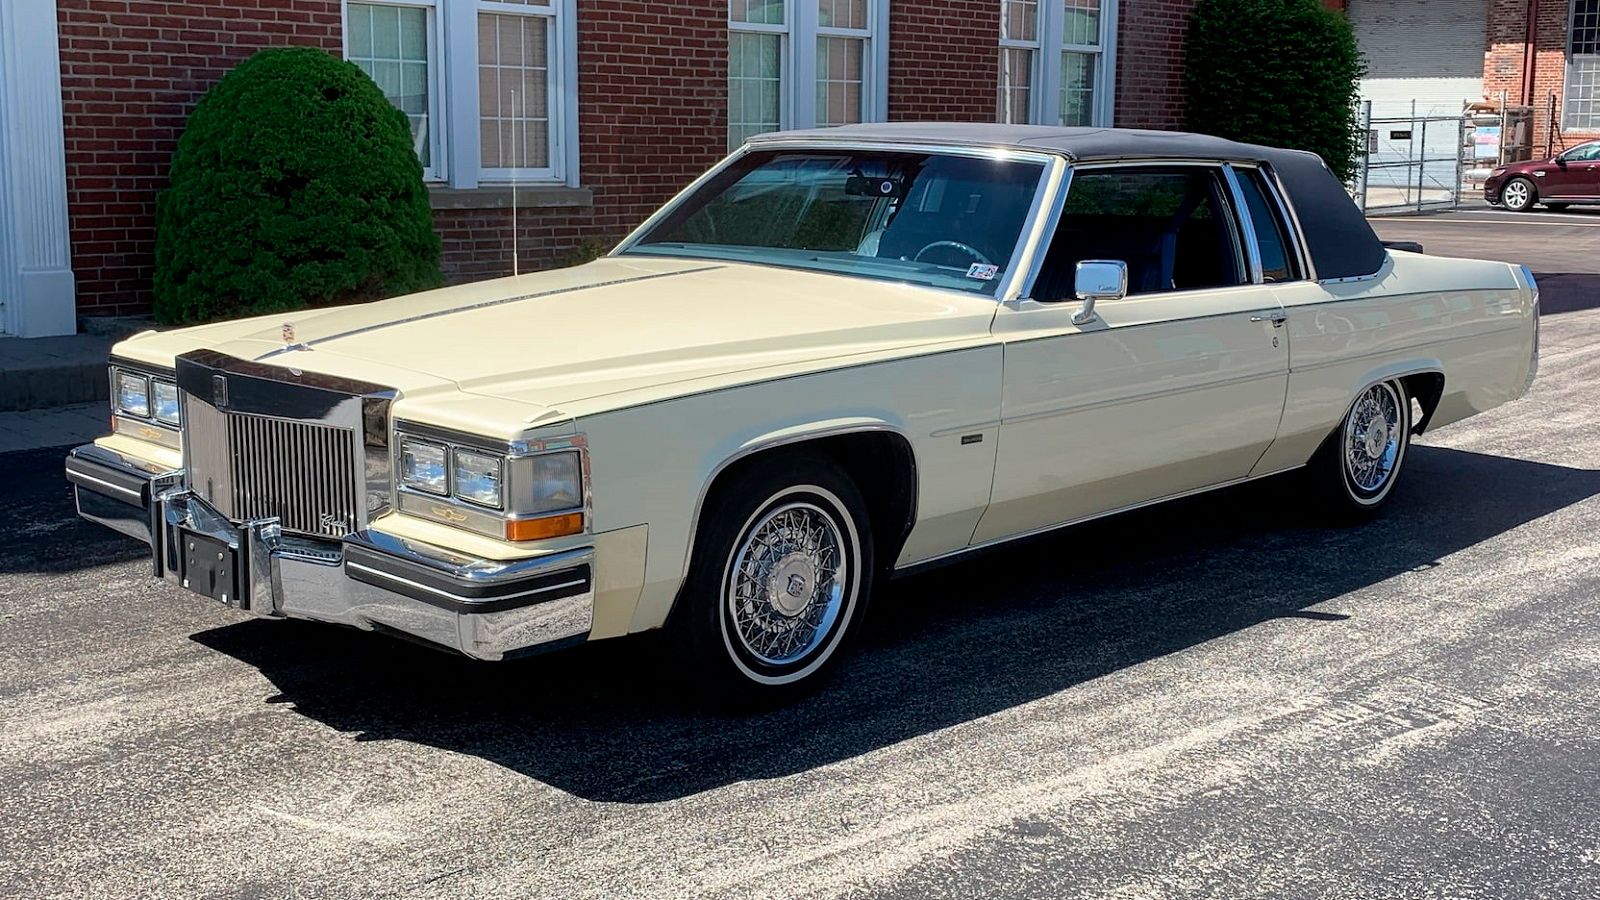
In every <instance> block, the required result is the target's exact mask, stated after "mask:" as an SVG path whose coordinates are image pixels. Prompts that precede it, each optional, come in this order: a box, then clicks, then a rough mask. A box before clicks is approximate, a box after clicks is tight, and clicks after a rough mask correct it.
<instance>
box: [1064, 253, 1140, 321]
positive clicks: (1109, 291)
mask: <svg viewBox="0 0 1600 900" xmlns="http://www.w3.org/2000/svg"><path fill="white" fill-rule="evenodd" d="M1072 293H1073V294H1075V295H1076V296H1077V298H1078V299H1079V300H1082V301H1083V309H1080V310H1078V312H1077V313H1076V314H1074V315H1073V317H1072V324H1074V325H1087V324H1088V323H1089V322H1092V321H1094V305H1095V303H1097V302H1098V301H1101V300H1121V299H1122V298H1123V297H1126V296H1128V264H1127V263H1125V262H1123V261H1121V260H1118V259H1085V260H1083V261H1081V262H1079V263H1078V269H1077V271H1076V272H1074V273H1073V278H1072Z"/></svg>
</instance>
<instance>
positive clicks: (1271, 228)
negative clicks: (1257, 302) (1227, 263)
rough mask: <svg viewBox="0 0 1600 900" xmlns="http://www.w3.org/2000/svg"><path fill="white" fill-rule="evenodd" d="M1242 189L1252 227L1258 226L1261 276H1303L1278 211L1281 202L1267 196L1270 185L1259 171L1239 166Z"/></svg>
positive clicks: (1276, 278) (1287, 278)
mask: <svg viewBox="0 0 1600 900" xmlns="http://www.w3.org/2000/svg"><path fill="white" fill-rule="evenodd" d="M1235 174H1237V175H1238V176H1239V190H1240V191H1241V192H1243V193H1244V204H1245V207H1246V208H1247V209H1248V210H1249V211H1250V226H1251V227H1252V228H1254V229H1255V233H1256V246H1257V247H1258V248H1259V249H1260V251H1261V278H1262V280H1263V281H1267V282H1269V283H1270V282H1284V281H1295V280H1297V279H1299V278H1300V273H1299V271H1298V267H1296V265H1295V258H1294V253H1292V252H1291V251H1290V250H1289V230H1288V228H1287V227H1286V226H1285V224H1284V222H1283V217H1282V216H1281V215H1279V214H1278V205H1277V204H1276V203H1273V202H1272V201H1271V200H1269V199H1267V193H1266V192H1267V190H1268V188H1267V186H1266V182H1265V181H1264V180H1263V176H1262V174H1261V172H1260V171H1258V170H1256V169H1236V170H1235Z"/></svg>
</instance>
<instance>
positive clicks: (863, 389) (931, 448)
mask: <svg viewBox="0 0 1600 900" xmlns="http://www.w3.org/2000/svg"><path fill="white" fill-rule="evenodd" d="M1001 364H1002V351H1001V348H1000V347H999V346H998V345H995V344H985V345H980V346H969V347H966V348H964V349H958V350H944V351H936V352H930V353H926V354H924V355H920V356H914V357H910V358H902V359H895V360H888V361H883V362H875V363H870V364H865V365H856V366H851V367H847V368H839V369H834V370H830V371H824V372H817V373H812V374H806V375H798V376H791V377H785V378H777V379H773V380H769V381H763V382H758V383H753V384H745V385H740V386H735V387H725V388H720V389H717V390H712V391H707V392H705V393H699V394H692V395H689V396H683V397H678V398H673V399H665V400H660V401H656V402H651V403H644V404H641V405H638V406H634V407H630V408H624V409H617V410H613V411H608V412H599V413H595V414H592V415H588V416H581V417H580V418H579V420H578V427H579V429H580V430H581V431H583V432H584V433H585V434H586V435H587V437H588V441H589V454H590V457H589V459H590V468H591V484H592V492H593V501H592V502H593V522H594V530H595V531H596V532H609V531H612V530H615V529H622V528H629V527H632V526H636V525H640V524H648V525H649V546H648V548H647V551H646V562H645V584H644V586H643V590H642V591H641V592H640V594H639V598H638V601H637V605H636V607H635V608H634V609H633V610H631V611H625V610H598V609H597V610H596V622H597V623H600V622H602V621H604V622H607V623H615V624H614V625H612V626H609V627H610V629H611V630H610V631H609V632H608V633H596V634H595V635H594V637H597V638H598V637H608V636H611V634H612V633H621V632H622V631H624V630H625V631H643V630H646V629H650V628H655V627H659V626H660V625H661V624H663V623H664V622H665V620H666V617H667V614H668V612H669V611H670V610H671V607H672V603H673V600H674V598H675V597H676V595H677V593H678V588H679V586H680V584H681V582H682V580H683V576H684V574H685V572H686V570H687V568H688V563H689V553H690V549H691V546H692V543H693V539H694V532H695V526H696V522H695V519H696V516H697V514H698V510H699V508H700V504H701V501H702V499H703V498H704V495H705V493H706V491H707V489H708V487H709V486H710V484H711V482H712V479H713V477H714V476H715V475H716V474H717V473H718V471H719V470H720V469H721V468H722V466H723V465H724V463H726V462H728V461H729V460H732V459H735V458H738V457H741V456H743V455H746V454H748V453H749V452H752V451H758V450H759V449H761V448H767V447H771V446H775V445H781V444H784V443H789V442H793V441H796V440H797V439H801V438H804V437H805V436H807V435H815V434H821V433H837V432H840V431H850V430H889V431H893V432H895V433H898V434H900V435H902V436H903V437H905V438H906V440H907V441H908V442H909V443H910V444H911V448H912V452H913V454H914V455H915V458H916V467H917V473H916V477H917V495H916V524H915V526H914V528H913V530H912V533H911V536H910V538H909V539H908V541H907V543H906V546H905V548H904V550H903V551H902V552H901V554H900V557H899V560H898V562H899V563H901V564H908V563H911V562H916V561H918V560H921V559H926V558H929V557H932V556H936V555H939V554H941V553H945V552H949V551H951V550H956V549H960V548H962V547H965V546H966V545H967V544H968V542H969V541H970V540H971V538H972V532H973V529H974V528H975V527H976V526H977V522H978V519H979V517H980V516H981V515H982V514H983V511H984V509H985V507H986V506H987V505H988V502H989V490H990V486H991V483H992V481H993V476H994V459H995V445H996V437H997V422H998V419H999V415H1000V384H1001ZM975 434H981V435H982V439H981V440H978V441H970V440H969V442H968V443H962V440H961V439H962V437H963V436H964V435H965V436H970V435H975ZM864 487H868V488H870V486H864ZM880 562H889V561H887V560H880ZM623 622H626V623H627V625H626V627H625V628H623V627H622V625H621V623H623Z"/></svg>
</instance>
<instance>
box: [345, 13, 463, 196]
mask: <svg viewBox="0 0 1600 900" xmlns="http://www.w3.org/2000/svg"><path fill="white" fill-rule="evenodd" d="M351 3H357V4H359V5H365V6H400V7H409V8H412V9H422V10H424V11H425V12H426V14H427V24H426V26H425V27H426V29H427V36H428V37H427V40H428V159H429V163H428V165H426V166H423V167H422V180H423V181H443V180H444V173H445V172H448V171H449V170H450V168H449V162H448V159H449V146H448V145H449V142H448V141H446V140H445V139H444V136H445V133H446V131H447V127H446V125H445V123H446V122H449V121H450V120H449V118H448V116H447V115H446V114H445V111H444V92H443V91H442V90H440V84H441V83H442V82H443V80H444V79H443V77H442V75H441V72H440V69H441V66H440V62H441V60H440V57H439V11H438V4H437V2H435V0H343V2H341V4H340V9H339V16H340V20H341V21H342V22H343V25H344V31H343V36H344V45H343V48H342V50H343V53H344V57H345V58H346V59H349V58H350V4H351Z"/></svg>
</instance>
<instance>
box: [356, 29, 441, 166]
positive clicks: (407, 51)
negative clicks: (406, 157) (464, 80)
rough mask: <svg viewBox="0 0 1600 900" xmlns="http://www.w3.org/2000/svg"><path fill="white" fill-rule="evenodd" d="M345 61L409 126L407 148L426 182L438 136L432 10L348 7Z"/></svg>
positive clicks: (433, 161)
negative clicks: (369, 80)
mask: <svg viewBox="0 0 1600 900" xmlns="http://www.w3.org/2000/svg"><path fill="white" fill-rule="evenodd" d="M345 31H346V33H347V35H348V41H347V42H346V44H345V47H346V52H345V57H346V58H347V59H349V60H350V61H351V62H353V63H355V64H356V65H358V66H360V67H361V69H362V71H364V72H366V73H367V74H368V75H370V76H371V77H372V80H373V81H375V82H377V84H378V87H379V88H380V89H381V90H382V91H383V95H384V96H385V97H388V98H389V102H390V103H393V104H394V105H395V106H398V107H399V108H400V111H401V112H403V113H405V114H406V118H407V119H409V120H410V121H411V143H412V146H413V148H415V150H416V151H417V157H418V158H420V159H421V160H422V168H423V172H424V174H425V176H426V177H430V178H432V177H437V169H436V168H435V165H434V163H435V160H437V159H438V157H439V151H438V141H439V134H438V132H437V130H436V129H434V128H432V127H430V125H431V124H432V121H433V119H434V116H435V110H437V109H438V107H439V99H438V81H437V79H436V77H435V72H434V71H433V67H432V65H431V61H432V60H433V58H434V55H435V51H434V49H433V47H434V35H435V33H436V32H435V26H434V22H433V10H431V9H428V8H427V7H422V6H389V5H379V4H375V3H351V4H349V5H348V7H347V9H346V16H345Z"/></svg>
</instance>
